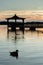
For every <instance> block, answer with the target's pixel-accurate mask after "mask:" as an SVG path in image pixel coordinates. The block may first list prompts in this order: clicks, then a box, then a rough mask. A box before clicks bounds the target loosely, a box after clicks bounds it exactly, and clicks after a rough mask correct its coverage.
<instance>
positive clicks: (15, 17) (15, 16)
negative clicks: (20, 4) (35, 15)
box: [6, 14, 25, 20]
mask: <svg viewBox="0 0 43 65" xmlns="http://www.w3.org/2000/svg"><path fill="white" fill-rule="evenodd" d="M6 19H7V20H10V19H25V18H21V17H18V16H17V15H16V14H15V15H14V16H13V17H10V18H6Z"/></svg>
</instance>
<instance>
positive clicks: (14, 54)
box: [10, 50, 18, 58]
mask: <svg viewBox="0 0 43 65" xmlns="http://www.w3.org/2000/svg"><path fill="white" fill-rule="evenodd" d="M10 56H13V57H16V58H18V50H16V51H13V52H10Z"/></svg>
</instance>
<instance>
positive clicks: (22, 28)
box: [20, 19, 24, 32]
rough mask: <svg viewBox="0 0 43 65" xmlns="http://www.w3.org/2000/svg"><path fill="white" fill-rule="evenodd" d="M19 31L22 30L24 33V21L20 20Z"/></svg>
mask: <svg viewBox="0 0 43 65" xmlns="http://www.w3.org/2000/svg"><path fill="white" fill-rule="evenodd" d="M20 30H22V31H23V32H24V19H22V25H21V27H20Z"/></svg>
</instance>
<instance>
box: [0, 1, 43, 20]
mask: <svg viewBox="0 0 43 65" xmlns="http://www.w3.org/2000/svg"><path fill="white" fill-rule="evenodd" d="M14 14H17V15H23V16H22V17H24V16H27V17H26V18H32V19H37V18H38V19H40V18H41V19H43V0H0V19H4V18H5V17H9V16H11V15H14ZM34 15H35V16H34Z"/></svg>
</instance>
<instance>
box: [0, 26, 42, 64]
mask: <svg viewBox="0 0 43 65" xmlns="http://www.w3.org/2000/svg"><path fill="white" fill-rule="evenodd" d="M16 50H19V52H18V59H16V58H15V54H16V53H14V54H12V53H13V52H16ZM10 52H11V54H12V55H14V57H12V56H10ZM0 65H43V30H38V29H37V31H34V32H33V31H24V34H23V33H22V32H21V31H16V34H15V32H9V34H7V26H0Z"/></svg>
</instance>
